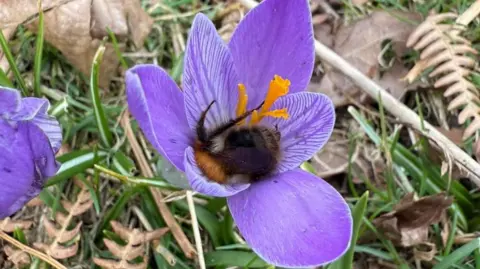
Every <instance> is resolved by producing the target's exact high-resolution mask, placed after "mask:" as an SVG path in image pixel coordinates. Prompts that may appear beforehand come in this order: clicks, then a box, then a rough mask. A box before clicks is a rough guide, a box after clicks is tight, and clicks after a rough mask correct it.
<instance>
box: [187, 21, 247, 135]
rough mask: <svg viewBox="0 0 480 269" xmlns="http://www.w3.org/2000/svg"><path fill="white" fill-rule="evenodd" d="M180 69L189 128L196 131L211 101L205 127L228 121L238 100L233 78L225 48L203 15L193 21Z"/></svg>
mask: <svg viewBox="0 0 480 269" xmlns="http://www.w3.org/2000/svg"><path fill="white" fill-rule="evenodd" d="M184 66H185V67H184V73H183V89H184V93H185V109H186V113H187V119H188V123H189V124H190V127H191V128H192V129H195V128H196V126H197V122H198V119H199V117H200V114H201V113H202V112H203V111H204V110H205V109H206V108H207V106H208V105H209V104H210V103H211V102H212V101H214V100H215V101H216V103H215V104H214V105H213V106H212V107H211V109H210V110H209V111H208V114H207V118H206V124H205V126H206V127H207V128H212V127H215V126H218V125H220V124H221V123H224V122H226V121H228V120H230V119H232V118H233V117H234V116H235V107H236V103H237V98H238V90H237V83H238V80H237V75H236V74H235V71H234V67H233V61H232V57H231V55H230V52H229V51H228V48H227V46H226V45H225V44H224V43H223V41H222V39H221V38H220V36H218V34H217V31H216V30H215V26H214V25H213V23H212V22H211V21H210V20H209V19H208V18H207V17H206V16H205V15H203V14H198V15H197V16H196V17H195V20H194V21H193V25H192V29H191V31H190V36H189V38H188V42H187V48H186V52H185V61H184Z"/></svg>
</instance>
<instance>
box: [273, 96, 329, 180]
mask: <svg viewBox="0 0 480 269" xmlns="http://www.w3.org/2000/svg"><path fill="white" fill-rule="evenodd" d="M281 108H287V110H288V113H289V114H290V117H289V119H288V120H284V119H273V118H265V119H264V120H265V122H267V123H268V124H269V125H271V126H275V125H277V126H278V129H279V130H280V132H281V134H282V138H281V142H280V147H281V151H282V160H281V161H280V164H279V167H278V168H277V170H278V172H285V171H288V170H291V169H294V168H297V167H299V166H300V164H302V163H303V162H304V161H306V160H308V159H310V158H311V157H312V156H313V155H314V154H315V153H316V152H318V151H319V150H320V149H321V148H322V147H323V145H325V143H327V141H328V139H329V138H330V135H331V134H332V131H333V127H334V125H335V107H334V106H333V103H332V101H331V100H330V98H328V97H327V96H326V95H323V94H320V93H311V92H301V93H296V94H291V95H287V96H284V97H282V98H280V99H279V100H277V102H275V104H274V105H273V107H272V109H281Z"/></svg>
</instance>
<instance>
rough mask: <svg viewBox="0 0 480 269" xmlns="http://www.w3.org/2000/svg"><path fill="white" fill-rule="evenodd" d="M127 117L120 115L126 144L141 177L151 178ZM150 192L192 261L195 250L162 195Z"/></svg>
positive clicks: (184, 251) (150, 171)
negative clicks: (135, 161)
mask: <svg viewBox="0 0 480 269" xmlns="http://www.w3.org/2000/svg"><path fill="white" fill-rule="evenodd" d="M129 115H130V113H129V112H128V110H126V111H125V112H124V113H123V115H122V121H121V125H122V127H123V129H124V130H125V133H126V135H127V139H128V142H129V143H130V146H131V147H132V150H133V154H134V155H135V159H136V160H137V162H138V164H139V166H140V171H141V172H142V175H143V176H145V177H150V178H151V177H153V176H154V175H153V171H152V169H151V168H150V166H149V165H148V161H147V159H146V158H145V155H144V154H143V152H142V149H141V147H140V145H139V143H138V141H137V139H136V137H135V134H134V133H133V130H132V127H131V126H130V120H129ZM149 190H150V192H151V193H152V195H153V199H154V200H155V203H156V204H157V207H158V210H159V211H160V214H161V215H162V217H163V219H164V220H165V223H167V226H168V227H169V228H170V231H171V232H172V234H173V237H174V238H175V240H176V241H177V243H178V245H179V246H180V248H181V249H182V251H183V253H184V254H185V257H187V258H189V259H193V257H194V255H195V249H194V248H193V246H192V244H191V243H190V241H188V238H187V236H186V235H185V233H183V230H182V228H181V227H180V225H179V224H178V223H177V221H176V220H175V217H174V216H173V215H172V212H170V209H168V206H167V205H166V204H165V203H164V202H163V195H162V193H161V192H160V191H159V190H158V189H157V188H154V187H150V188H149Z"/></svg>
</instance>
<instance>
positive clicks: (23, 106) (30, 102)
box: [10, 97, 62, 152]
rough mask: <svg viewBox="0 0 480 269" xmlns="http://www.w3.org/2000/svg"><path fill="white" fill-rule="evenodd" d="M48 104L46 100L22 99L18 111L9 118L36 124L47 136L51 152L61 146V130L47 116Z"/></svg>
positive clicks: (54, 121) (52, 118)
mask: <svg viewBox="0 0 480 269" xmlns="http://www.w3.org/2000/svg"><path fill="white" fill-rule="evenodd" d="M49 107H50V103H49V102H48V100H47V99H43V98H42V99H40V98H33V97H26V98H23V99H22V102H21V103H20V107H19V108H18V111H17V112H16V113H15V114H13V115H12V116H11V117H10V120H13V121H30V122H33V123H34V124H36V125H37V126H38V127H40V129H42V130H43V132H44V133H45V134H46V135H47V137H48V139H49V140H50V144H51V145H52V148H53V151H55V152H57V151H58V150H59V149H60V147H61V146H62V128H61V127H60V125H59V124H58V121H57V120H56V119H55V118H54V117H52V116H50V115H48V108H49Z"/></svg>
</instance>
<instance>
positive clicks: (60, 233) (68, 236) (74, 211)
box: [33, 188, 93, 259]
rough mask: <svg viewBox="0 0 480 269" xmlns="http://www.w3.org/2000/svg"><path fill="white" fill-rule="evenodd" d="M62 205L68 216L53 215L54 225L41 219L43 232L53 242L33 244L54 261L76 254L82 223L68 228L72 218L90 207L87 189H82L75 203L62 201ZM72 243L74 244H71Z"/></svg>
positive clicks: (61, 214) (91, 203) (90, 201)
mask: <svg viewBox="0 0 480 269" xmlns="http://www.w3.org/2000/svg"><path fill="white" fill-rule="evenodd" d="M62 205H63V207H64V208H65V209H66V210H67V211H68V212H69V213H68V215H65V214H63V213H61V212H57V213H56V215H55V221H56V223H54V222H53V221H51V220H49V219H48V218H47V217H44V218H43V225H44V226H45V230H46V232H47V234H48V235H49V236H50V237H52V238H53V241H52V242H51V243H50V244H45V243H41V242H36V243H34V244H33V245H34V246H35V247H36V248H37V249H40V250H42V251H44V252H45V253H47V254H48V255H50V256H51V257H53V258H55V259H66V258H70V257H72V256H75V255H76V254H77V252H78V245H79V243H78V242H79V240H80V235H79V233H80V228H81V227H82V222H81V221H79V222H78V223H77V224H76V225H75V227H74V228H73V229H71V230H69V229H68V227H69V226H70V224H71V222H72V220H73V219H74V217H76V216H79V215H82V214H83V213H85V212H86V211H87V210H89V209H90V208H91V207H92V205H93V201H92V199H91V196H90V192H89V191H88V189H86V188H84V189H82V190H81V191H80V193H79V194H78V196H77V200H76V202H75V203H71V202H69V201H66V200H62ZM57 224H58V225H57ZM57 226H59V228H57ZM72 241H74V242H73V243H71V242H72Z"/></svg>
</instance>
